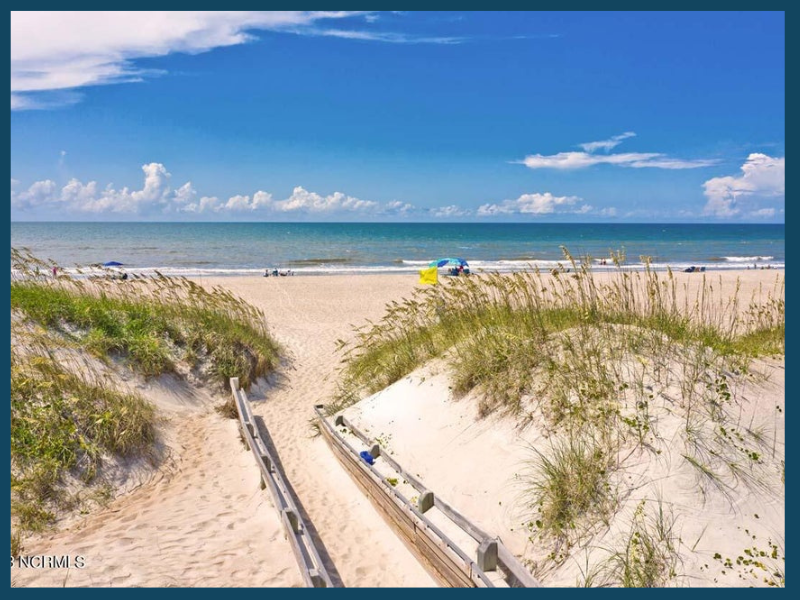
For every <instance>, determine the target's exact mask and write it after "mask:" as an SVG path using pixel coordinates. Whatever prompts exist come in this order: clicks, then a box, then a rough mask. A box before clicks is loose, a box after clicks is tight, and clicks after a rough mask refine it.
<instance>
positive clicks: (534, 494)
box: [526, 432, 615, 540]
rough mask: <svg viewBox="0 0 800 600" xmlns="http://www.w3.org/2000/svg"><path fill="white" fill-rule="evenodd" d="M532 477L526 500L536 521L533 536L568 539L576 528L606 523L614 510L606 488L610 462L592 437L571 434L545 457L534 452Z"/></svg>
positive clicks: (610, 496) (611, 465)
mask: <svg viewBox="0 0 800 600" xmlns="http://www.w3.org/2000/svg"><path fill="white" fill-rule="evenodd" d="M532 452H533V453H534V455H535V458H534V460H533V463H532V465H531V467H532V472H533V476H532V477H531V478H529V479H528V485H529V486H530V487H529V489H527V490H526V496H527V498H528V503H529V505H530V507H531V509H532V510H533V511H534V512H535V513H536V514H537V515H538V517H537V518H536V519H535V521H534V524H535V526H536V529H537V533H540V532H543V533H547V534H551V535H552V536H554V537H555V538H557V539H559V540H566V539H568V538H569V537H570V536H571V535H572V534H573V532H575V531H579V530H580V529H582V527H580V525H584V524H589V523H592V522H595V521H604V522H605V521H607V519H608V517H609V516H610V515H611V513H612V512H613V509H614V506H615V497H614V494H613V492H612V488H611V485H610V483H609V475H610V471H611V469H612V468H613V463H612V457H611V456H610V455H609V454H608V452H607V451H606V449H605V448H604V446H603V445H602V444H599V443H597V441H595V440H594V439H593V438H591V437H590V436H588V435H586V434H584V433H580V432H571V433H569V434H568V435H567V436H566V437H563V438H559V439H556V440H555V441H553V442H552V443H551V445H550V449H549V451H547V452H542V451H540V450H538V449H536V448H532Z"/></svg>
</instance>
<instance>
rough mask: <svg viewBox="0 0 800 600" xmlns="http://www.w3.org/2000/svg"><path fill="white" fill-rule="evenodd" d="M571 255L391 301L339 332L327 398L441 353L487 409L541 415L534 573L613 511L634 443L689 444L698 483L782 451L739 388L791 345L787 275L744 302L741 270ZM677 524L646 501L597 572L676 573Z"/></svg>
mask: <svg viewBox="0 0 800 600" xmlns="http://www.w3.org/2000/svg"><path fill="white" fill-rule="evenodd" d="M564 255H565V265H564V266H562V267H560V268H558V269H554V270H553V271H552V272H551V273H547V274H545V273H541V272H538V271H534V272H526V273H514V274H509V275H499V274H496V273H495V274H485V275H473V276H470V277H468V278H467V277H459V278H455V279H453V280H451V281H449V282H448V283H447V284H445V285H440V286H435V287H431V288H425V289H422V290H419V291H418V292H416V293H415V294H414V295H413V296H412V297H411V298H409V299H407V300H404V301H402V302H394V303H392V304H390V305H389V306H388V307H387V311H386V314H385V315H384V317H383V318H382V319H381V320H380V321H379V322H377V323H369V324H368V325H367V326H366V327H364V328H361V329H359V330H358V331H357V332H356V337H355V339H354V341H353V342H351V343H344V342H340V351H341V352H342V353H343V356H344V360H343V367H342V371H341V377H340V381H339V387H338V390H337V393H336V395H335V397H334V398H333V399H332V402H331V403H330V404H329V406H328V410H329V411H330V412H337V411H339V410H341V409H342V408H345V407H346V406H349V405H350V404H353V403H354V402H357V401H358V400H360V399H361V398H362V397H363V396H365V395H367V394H371V393H375V392H377V391H379V390H381V389H383V388H385V387H386V386H388V385H390V384H392V383H394V382H395V381H397V380H399V379H400V378H402V377H404V376H406V375H408V374H409V373H410V372H411V371H413V370H414V369H416V368H417V367H419V366H421V365H423V364H424V363H426V362H428V361H430V360H432V359H442V361H443V362H444V364H446V365H447V368H448V373H449V377H450V382H451V387H452V390H453V392H454V393H455V394H456V395H463V394H467V393H472V394H475V395H476V397H477V398H478V399H479V402H480V408H481V413H482V414H488V413H490V412H492V411H505V412H507V413H509V414H510V415H513V416H514V417H515V418H516V419H517V420H518V421H519V422H535V423H536V425H537V427H538V428H539V430H540V431H542V432H543V433H545V434H546V435H547V437H548V438H549V443H548V444H547V445H546V446H545V447H540V448H537V449H534V450H533V452H534V454H535V456H534V459H533V460H532V462H531V469H530V473H529V474H527V475H526V476H525V477H523V479H522V484H523V487H524V495H525V498H526V502H527V504H528V507H529V509H530V511H531V513H532V517H531V518H530V520H529V522H528V525H527V527H528V530H529V531H530V533H531V541H532V542H533V543H534V544H535V545H536V546H537V547H539V548H548V547H551V548H552V551H551V552H550V554H549V555H548V557H547V560H546V561H544V562H540V563H537V564H536V565H535V566H536V569H537V570H539V571H540V572H542V570H543V569H546V568H547V564H548V563H549V564H551V565H552V564H555V565H558V564H561V563H562V562H563V561H564V560H565V559H566V558H567V556H568V555H569V549H570V545H572V544H573V543H574V542H576V541H577V540H579V539H581V537H582V536H584V534H587V533H589V532H591V531H593V530H594V531H596V530H597V529H596V526H597V525H599V524H605V525H607V524H608V522H609V518H610V517H611V515H612V514H613V512H614V511H615V510H616V509H617V508H618V507H619V506H621V505H622V503H623V502H624V501H625V500H626V496H625V494H627V493H628V491H629V490H627V489H626V488H625V484H624V483H622V474H621V473H619V471H620V469H621V466H622V464H623V463H624V462H625V460H626V457H628V456H632V455H634V454H636V455H637V456H641V453H642V452H645V453H651V454H652V455H653V456H657V455H659V454H661V452H662V451H663V449H664V448H671V446H672V445H674V444H683V448H680V449H679V452H680V454H681V455H682V456H683V459H684V460H685V461H686V464H687V465H689V466H691V467H692V469H693V470H694V471H695V473H696V474H697V481H698V485H699V489H700V490H702V491H703V492H704V493H705V492H706V491H707V490H709V489H711V488H713V489H715V490H717V491H720V492H722V494H723V495H727V494H728V493H729V492H730V490H732V489H734V488H735V487H736V486H737V485H739V484H743V485H745V486H747V487H749V488H750V489H759V490H763V489H765V488H766V487H767V486H768V485H771V484H769V483H766V482H771V480H772V479H774V473H772V472H771V471H770V467H769V465H768V464H767V462H766V461H765V460H764V457H765V456H766V455H768V454H769V453H770V452H771V453H772V458H773V459H774V458H775V456H774V452H775V445H774V439H772V440H768V439H766V436H765V435H764V434H763V432H762V431H760V430H759V429H758V428H757V427H754V425H753V423H752V422H750V423H742V416H741V415H742V410H741V406H742V400H741V397H740V393H741V389H742V388H743V385H744V384H745V382H747V381H754V380H755V379H756V378H757V377H758V376H757V375H756V373H754V372H752V371H751V368H750V367H751V363H752V361H753V359H754V358H757V357H769V356H780V355H783V354H784V353H785V301H784V299H783V291H784V290H783V286H784V283H783V277H782V276H780V275H779V276H778V277H776V280H775V284H774V286H773V287H772V289H769V290H759V291H758V292H757V293H755V294H754V295H753V297H752V298H751V299H749V304H740V302H741V301H742V300H743V299H742V298H740V296H741V293H740V289H739V286H738V285H737V286H736V288H735V289H734V290H733V291H729V290H723V287H722V282H721V281H720V282H716V281H714V280H713V278H711V277H710V276H707V275H706V274H703V275H700V276H695V277H694V278H692V279H688V278H681V277H679V276H676V274H674V273H672V272H671V271H666V272H661V273H659V272H656V271H653V270H652V269H650V268H649V263H648V262H647V261H646V260H645V268H644V269H643V270H641V271H631V270H628V269H626V268H625V267H624V262H625V258H624V256H623V255H621V254H612V255H611V262H613V263H614V264H616V266H617V267H618V268H617V270H616V271H615V272H613V273H610V274H608V275H603V276H602V277H596V276H595V275H594V274H593V273H592V271H591V268H590V267H589V265H590V264H591V260H590V259H589V258H588V257H587V259H586V260H583V261H581V262H580V264H579V263H578V261H575V260H574V259H573V258H572V257H571V256H570V255H569V253H568V252H567V251H566V250H564ZM744 300H747V299H744ZM777 410H778V411H780V407H778V409H777ZM668 416H677V417H678V418H679V419H681V420H682V422H683V427H681V428H680V431H678V432H677V433H675V432H670V434H669V435H670V439H669V440H665V439H662V438H661V437H660V433H659V430H658V429H659V425H660V423H662V421H665V419H666V417H668ZM672 422H674V421H672ZM672 436H676V437H672ZM770 441H772V446H771V447H770ZM773 470H774V469H773ZM673 524H674V519H673V518H672V517H671V515H670V516H669V518H668V517H667V515H665V514H664V512H663V510H662V509H661V508H660V507H659V512H658V514H657V515H655V516H653V517H646V516H645V515H644V508H643V507H640V509H639V510H637V512H636V515H635V517H634V521H633V523H632V525H631V531H630V535H629V536H628V543H627V545H626V547H625V548H623V549H620V550H615V551H614V552H613V553H612V558H611V559H609V561H608V564H607V565H606V566H604V567H603V569H602V571H603V572H602V573H600V572H597V573H595V572H592V573H591V577H589V578H588V579H592V578H594V579H595V580H597V581H600V580H602V581H606V582H608V584H609V585H623V586H636V587H647V586H654V585H664V584H666V583H667V582H668V581H669V580H670V579H672V578H673V577H675V576H676V574H675V569H676V568H677V562H676V558H675V557H676V556H677V550H676V547H677V543H678V542H677V540H676V539H675V538H674V536H672V533H671V532H672V526H673ZM549 544H552V546H549Z"/></svg>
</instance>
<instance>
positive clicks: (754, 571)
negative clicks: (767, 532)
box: [714, 530, 786, 587]
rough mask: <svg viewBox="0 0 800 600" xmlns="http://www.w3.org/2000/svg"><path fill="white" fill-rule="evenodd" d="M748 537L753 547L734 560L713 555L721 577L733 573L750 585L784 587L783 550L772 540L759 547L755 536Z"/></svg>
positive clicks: (784, 557) (784, 559)
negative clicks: (719, 566) (720, 567)
mask: <svg viewBox="0 0 800 600" xmlns="http://www.w3.org/2000/svg"><path fill="white" fill-rule="evenodd" d="M745 531H746V532H747V533H748V534H750V532H749V531H747V530H745ZM750 536H751V538H752V539H753V542H754V543H753V545H752V546H749V547H747V548H745V549H744V550H742V553H741V554H739V555H738V556H737V557H736V558H731V557H723V556H722V555H721V554H720V553H719V552H717V553H715V554H714V560H716V561H717V562H718V563H719V564H720V565H722V571H721V575H727V574H728V573H735V574H736V575H737V577H738V578H739V579H741V580H743V581H744V582H745V583H749V584H750V585H754V584H755V583H760V584H764V585H766V586H768V587H786V574H785V570H784V569H785V563H786V554H785V551H784V549H783V548H782V547H781V546H779V545H778V544H776V543H775V542H773V541H772V539H768V540H767V542H766V545H761V544H759V543H758V541H757V537H756V536H755V535H752V534H750ZM715 581H716V580H715Z"/></svg>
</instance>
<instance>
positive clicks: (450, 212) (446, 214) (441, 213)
mask: <svg viewBox="0 0 800 600" xmlns="http://www.w3.org/2000/svg"><path fill="white" fill-rule="evenodd" d="M430 214H431V216H433V217H437V218H450V219H455V218H459V217H466V216H469V215H470V214H472V211H470V210H468V209H465V208H461V207H460V206H456V205H455V204H451V205H449V206H440V207H438V208H432V209H430Z"/></svg>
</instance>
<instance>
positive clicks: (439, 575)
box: [315, 405, 540, 587]
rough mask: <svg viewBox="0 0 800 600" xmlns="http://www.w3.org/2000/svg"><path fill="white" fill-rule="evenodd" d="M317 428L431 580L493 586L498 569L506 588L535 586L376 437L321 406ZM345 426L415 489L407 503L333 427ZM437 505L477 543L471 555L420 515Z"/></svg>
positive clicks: (513, 561) (500, 547)
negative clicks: (491, 574)
mask: <svg viewBox="0 0 800 600" xmlns="http://www.w3.org/2000/svg"><path fill="white" fill-rule="evenodd" d="M315 411H316V413H317V418H318V421H319V423H320V431H321V432H322V435H323V437H324V438H325V440H326V441H327V442H328V445H329V446H330V447H331V449H332V450H333V453H334V454H335V455H336V457H337V458H338V460H339V462H340V463H341V464H342V465H343V466H344V468H345V469H346V470H347V471H348V472H349V473H350V475H351V477H352V478H353V480H354V481H355V482H356V484H358V486H359V487H360V488H361V489H362V491H363V492H364V493H365V494H366V495H367V496H368V497H369V499H370V500H371V501H372V503H373V504H374V505H375V507H376V508H377V509H378V511H379V512H380V514H381V515H382V516H383V518H384V519H385V520H386V521H387V523H389V525H391V526H392V528H393V529H394V530H395V532H397V534H398V535H399V536H400V538H401V539H402V540H403V541H404V542H405V543H406V545H407V546H408V547H409V548H410V549H411V551H412V552H413V553H414V554H415V555H416V556H417V558H418V559H419V560H420V561H421V562H422V563H423V564H424V565H425V566H426V567H427V568H428V570H429V571H430V572H431V573H432V574H433V575H434V577H436V579H437V580H438V581H439V582H440V583H442V584H444V585H446V586H450V587H496V585H495V583H494V582H493V581H492V579H490V577H489V576H488V575H487V572H493V571H496V570H498V569H499V570H500V572H501V574H502V576H503V580H504V581H505V583H506V584H507V585H508V586H510V587H540V584H539V582H538V581H536V579H534V578H533V576H531V574H530V572H529V571H528V570H527V569H526V568H525V567H524V566H523V565H521V564H520V563H519V561H518V560H517V559H516V557H514V555H513V554H511V552H510V551H509V550H508V549H507V548H506V547H505V545H504V544H503V543H502V542H501V541H500V540H499V539H498V538H497V537H492V536H490V535H489V534H488V533H486V532H484V531H483V530H482V529H480V528H479V527H478V526H477V525H475V524H474V523H472V522H471V521H469V520H468V519H467V518H466V517H464V516H463V515H461V514H460V513H459V512H457V511H456V510H455V509H454V508H453V507H451V506H450V505H449V504H447V503H446V502H445V501H444V500H442V499H441V498H439V496H438V495H437V494H434V493H433V491H431V490H429V489H427V488H426V487H425V486H424V485H423V483H422V482H421V481H419V480H418V479H417V478H416V477H414V476H413V475H411V474H410V473H409V472H408V471H406V470H405V469H403V467H402V466H401V465H399V464H398V463H397V461H395V460H394V459H393V458H392V457H391V456H390V455H389V454H388V453H387V452H386V451H385V450H384V449H382V448H381V447H380V444H378V443H377V442H376V441H375V440H371V439H369V438H368V437H367V436H366V435H365V434H364V433H363V432H361V431H360V430H359V429H358V428H357V427H355V426H353V424H352V423H350V422H349V421H348V420H347V419H346V418H345V417H344V416H342V415H339V416H337V417H336V418H335V421H334V425H335V426H334V425H331V423H330V421H329V419H327V418H326V417H325V414H324V407H323V406H322V405H317V406H316V407H315ZM336 427H345V428H347V429H349V430H350V431H351V432H352V433H353V435H355V436H356V437H357V438H358V439H359V440H361V442H363V443H364V445H365V446H366V447H367V448H369V453H370V455H371V456H372V457H373V458H378V457H380V458H381V459H382V460H383V461H385V462H386V463H387V464H388V465H389V466H390V467H392V468H393V469H394V470H395V471H397V472H398V473H399V474H400V475H402V477H403V478H404V479H405V480H406V481H408V482H409V484H410V485H411V486H412V487H413V488H414V489H415V490H416V491H417V492H419V495H418V500H417V502H416V503H412V502H410V501H409V500H408V499H407V498H406V497H405V496H403V494H402V493H400V492H399V491H398V490H397V489H395V487H394V486H393V485H391V484H390V483H389V482H388V481H387V479H386V478H385V477H384V476H383V475H382V474H381V473H380V472H379V471H378V470H377V469H376V468H375V467H374V466H373V465H370V464H368V463H367V462H366V461H365V460H364V459H362V458H361V456H359V452H358V451H357V450H356V449H355V448H353V446H352V445H351V444H350V443H349V442H348V441H347V440H346V439H345V438H344V437H343V436H342V435H341V434H340V433H339V432H338V431H337V430H336ZM434 506H435V507H436V508H437V509H439V510H440V511H441V512H442V513H443V514H444V515H445V516H447V517H448V519H450V521H452V522H453V523H454V524H456V525H457V526H458V527H459V528H460V529H462V530H463V531H464V532H466V533H467V534H468V535H469V536H470V537H471V538H472V539H474V540H475V541H476V542H477V543H478V550H477V555H476V556H475V557H474V558H473V557H471V556H469V555H468V554H467V553H466V552H465V551H464V550H463V549H461V548H460V547H459V546H458V545H457V544H456V543H455V542H454V541H453V540H452V539H450V538H449V537H448V536H447V535H445V533H443V532H442V531H441V529H439V528H438V527H437V526H436V525H434V524H433V523H432V522H431V521H430V519H428V518H427V517H426V516H425V512H427V511H428V510H429V509H430V508H432V507H434Z"/></svg>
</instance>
